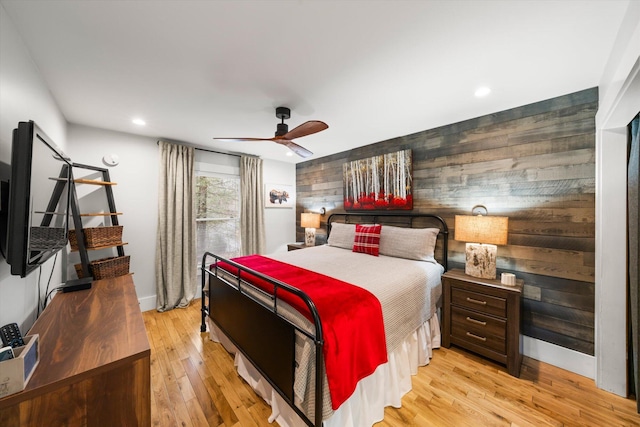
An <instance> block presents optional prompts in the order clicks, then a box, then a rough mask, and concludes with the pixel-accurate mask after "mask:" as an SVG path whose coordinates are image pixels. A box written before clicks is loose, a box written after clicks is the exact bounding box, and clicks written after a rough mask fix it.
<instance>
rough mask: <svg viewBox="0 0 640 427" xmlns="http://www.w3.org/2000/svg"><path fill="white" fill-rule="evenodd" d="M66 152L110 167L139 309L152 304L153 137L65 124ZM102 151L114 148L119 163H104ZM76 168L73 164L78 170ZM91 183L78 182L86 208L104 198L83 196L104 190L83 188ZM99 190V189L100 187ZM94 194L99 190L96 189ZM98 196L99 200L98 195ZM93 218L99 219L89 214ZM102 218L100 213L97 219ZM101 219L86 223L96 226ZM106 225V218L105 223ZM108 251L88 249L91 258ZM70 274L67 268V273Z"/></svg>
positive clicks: (155, 150) (154, 225)
mask: <svg viewBox="0 0 640 427" xmlns="http://www.w3.org/2000/svg"><path fill="white" fill-rule="evenodd" d="M67 146H68V149H67V154H68V155H69V156H71V158H72V159H73V162H74V163H81V164H86V165H92V166H99V167H104V168H107V169H109V175H110V178H111V180H112V181H114V182H116V183H117V185H115V186H113V187H112V189H113V196H114V199H115V204H116V208H117V209H118V211H119V212H122V213H123V215H121V216H119V217H118V222H119V223H120V225H122V226H123V233H122V240H123V241H124V242H127V243H128V244H127V245H126V246H125V247H124V252H125V254H126V255H130V256H131V259H130V263H131V265H130V271H132V272H133V273H135V274H134V276H133V281H134V283H135V285H136V292H137V294H138V299H139V300H140V302H141V306H142V308H143V310H150V309H153V308H155V307H156V289H155V283H156V281H155V255H156V252H155V251H156V228H157V226H158V162H159V155H158V145H157V143H156V139H155V138H150V137H143V136H137V135H132V134H127V133H121V132H114V131H109V130H104V129H97V128H92V127H87V126H81V125H75V124H69V128H68V140H67ZM107 154H117V155H118V157H119V160H120V163H119V164H118V165H116V166H107V165H106V164H104V163H103V162H102V158H103V157H104V156H105V155H107ZM80 171H81V170H74V174H77V173H78V172H80ZM83 187H94V186H88V185H85V186H83V185H82V184H80V185H78V186H77V188H78V197H79V199H80V200H79V203H80V207H81V209H82V210H83V211H84V212H86V211H87V207H88V206H87V204H89V206H90V205H91V204H92V203H98V202H100V201H104V198H99V197H93V194H92V195H91V197H89V196H84V197H83V192H86V191H87V190H94V191H96V193H97V192H98V191H101V192H103V189H102V188H98V189H97V190H96V189H94V188H90V189H87V188H83ZM102 194H103V193H102ZM96 195H99V194H96ZM98 199H101V200H98ZM93 220H94V221H96V220H98V219H93ZM100 220H102V219H100ZM98 225H101V224H87V223H85V226H98ZM106 225H110V224H108V223H107V224H106ZM105 251H110V252H109V253H104V254H102V253H100V254H98V253H95V252H94V253H91V254H90V257H91V259H98V258H104V257H108V256H114V255H115V252H114V250H113V249H108V250H105ZM70 257H71V258H70V262H69V263H68V265H69V266H70V271H71V272H73V268H72V267H71V266H72V264H74V263H78V262H79V258H77V254H75V253H74V254H71V256H70ZM71 274H72V273H71Z"/></svg>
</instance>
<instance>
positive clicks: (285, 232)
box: [262, 159, 296, 254]
mask: <svg viewBox="0 0 640 427" xmlns="http://www.w3.org/2000/svg"><path fill="white" fill-rule="evenodd" d="M262 166H263V167H262V174H263V180H264V183H265V184H283V185H290V186H291V187H292V188H293V194H294V195H295V193H296V165H294V164H290V163H285V162H278V161H276V160H269V159H265V160H264V161H263V163H262ZM264 222H265V225H266V241H267V245H266V251H265V253H267V254H269V253H273V252H286V250H287V243H293V242H295V241H296V208H295V201H294V202H293V207H291V208H265V213H264Z"/></svg>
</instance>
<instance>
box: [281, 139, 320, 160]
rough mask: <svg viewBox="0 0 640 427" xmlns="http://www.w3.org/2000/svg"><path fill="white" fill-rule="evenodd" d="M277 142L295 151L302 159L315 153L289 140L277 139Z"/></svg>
mask: <svg viewBox="0 0 640 427" xmlns="http://www.w3.org/2000/svg"><path fill="white" fill-rule="evenodd" d="M275 142H277V143H278V144H282V145H284V146H286V147H287V148H289V150H291V151H293V152H294V153H296V154H297V155H298V156H300V157H304V158H307V157H311V156H313V153H312V152H311V151H309V150H307V149H306V148H304V147H301V146H299V145H298V144H296V143H295V142H293V141H289V140H288V139H276V140H275Z"/></svg>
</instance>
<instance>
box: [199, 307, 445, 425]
mask: <svg viewBox="0 0 640 427" xmlns="http://www.w3.org/2000/svg"><path fill="white" fill-rule="evenodd" d="M207 323H208V325H209V331H210V338H211V340H212V341H216V342H220V343H221V344H222V345H223V346H224V348H225V349H226V350H227V351H228V352H230V353H231V354H235V360H234V364H235V366H236V369H237V370H238V374H239V375H240V376H241V377H242V378H243V379H244V380H245V381H246V382H247V383H248V384H249V385H250V386H251V387H252V388H253V389H254V390H255V392H256V393H257V394H258V395H259V396H261V397H262V398H263V399H264V400H265V401H266V402H267V403H268V404H269V405H270V406H271V411H272V413H271V416H270V417H269V422H273V421H277V422H278V424H279V425H280V426H281V427H297V426H301V425H304V422H303V421H302V420H301V419H300V417H299V416H298V414H296V412H295V411H294V410H293V409H291V408H290V407H289V405H288V404H287V403H286V402H285V401H284V400H283V399H282V397H280V395H279V394H278V393H277V392H276V391H274V390H273V388H272V387H271V385H270V384H269V383H268V382H267V381H265V380H264V379H263V378H262V376H261V375H260V373H259V372H258V371H257V370H256V369H255V368H254V367H253V365H252V364H251V363H250V362H249V361H248V360H247V359H246V358H245V357H244V356H243V355H242V353H240V352H239V351H236V348H235V346H234V345H233V344H232V343H231V342H230V341H229V340H228V339H227V337H226V336H225V335H224V334H223V333H222V332H221V331H220V330H219V329H218V328H217V327H216V326H215V324H213V322H212V321H211V319H209V318H207ZM439 347H440V324H439V321H438V316H437V314H434V315H433V316H432V317H431V319H429V320H427V321H426V322H425V323H424V324H423V325H422V326H420V327H419V328H418V329H417V330H415V331H414V332H413V333H411V334H409V335H408V336H407V337H406V338H405V339H404V341H403V342H402V343H401V344H400V345H399V346H398V347H397V348H396V349H395V350H394V351H392V352H391V353H389V361H388V362H387V363H385V364H382V365H380V366H378V368H377V369H376V370H375V371H374V373H373V374H371V375H369V376H368V377H366V378H364V379H362V380H361V381H360V382H359V383H358V385H357V387H356V390H355V391H354V392H353V394H352V395H351V397H349V399H347V401H346V402H344V403H343V404H342V405H341V406H340V407H339V408H338V409H337V410H335V411H334V413H333V415H332V416H331V417H330V418H329V419H326V420H324V422H323V425H324V426H325V427H371V426H372V425H373V424H375V423H377V422H379V421H382V419H383V418H384V408H385V407H386V406H393V407H395V408H399V407H400V406H401V399H402V396H404V395H405V394H406V393H407V392H409V391H410V390H411V376H412V375H416V374H417V373H418V367H419V366H424V365H428V364H429V360H430V359H431V357H432V355H433V349H436V348H439Z"/></svg>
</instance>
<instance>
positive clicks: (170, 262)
mask: <svg viewBox="0 0 640 427" xmlns="http://www.w3.org/2000/svg"><path fill="white" fill-rule="evenodd" d="M158 147H159V149H160V180H159V184H158V193H159V194H158V235H157V245H156V295H157V309H158V311H167V310H171V309H173V308H177V307H180V308H184V307H187V306H188V305H189V303H190V302H191V300H192V299H193V297H194V296H195V294H196V289H197V281H196V261H197V260H196V232H195V225H196V221H195V205H194V173H193V168H194V149H193V148H192V147H185V146H182V145H176V144H169V143H167V142H163V141H158Z"/></svg>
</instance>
